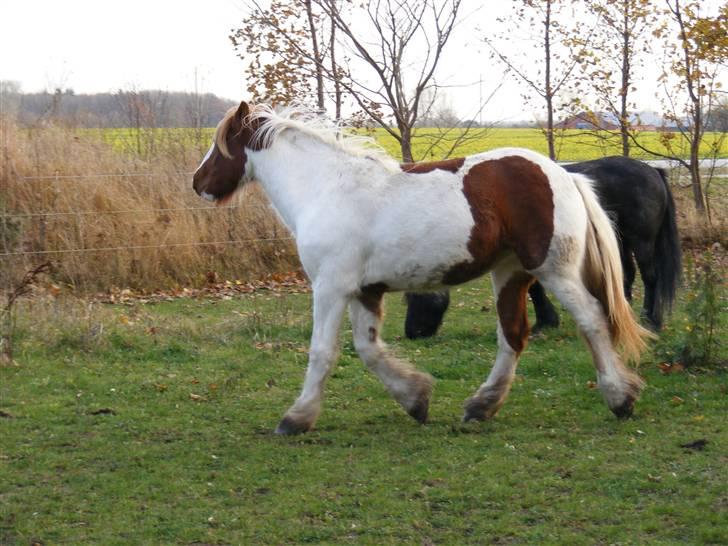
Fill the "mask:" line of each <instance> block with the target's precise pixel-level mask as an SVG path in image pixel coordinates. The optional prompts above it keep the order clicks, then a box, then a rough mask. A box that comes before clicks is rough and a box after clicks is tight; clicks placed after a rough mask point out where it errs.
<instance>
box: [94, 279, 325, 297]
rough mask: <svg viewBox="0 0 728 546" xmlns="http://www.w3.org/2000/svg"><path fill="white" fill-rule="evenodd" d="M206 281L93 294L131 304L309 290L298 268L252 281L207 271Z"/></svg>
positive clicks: (298, 292) (118, 289) (293, 292)
mask: <svg viewBox="0 0 728 546" xmlns="http://www.w3.org/2000/svg"><path fill="white" fill-rule="evenodd" d="M206 280H207V285H206V286H204V287H202V288H188V287H183V288H174V289H171V290H159V291H156V292H146V291H140V290H132V289H130V288H124V289H120V288H113V289H112V290H111V291H110V292H108V293H103V294H97V295H96V297H95V298H94V299H95V300H96V301H98V302H101V303H114V304H133V303H150V302H159V301H173V300H176V299H180V298H214V299H231V298H232V297H234V296H239V295H241V294H252V293H253V292H259V291H268V292H273V293H275V294H300V293H307V292H310V291H311V287H310V286H309V284H308V280H307V279H306V277H305V276H304V274H303V273H302V272H301V271H290V272H288V273H271V274H270V275H267V276H266V277H264V278H262V279H257V280H252V281H241V280H239V279H236V280H232V281H230V280H228V281H219V280H218V277H217V274H215V273H213V272H211V273H208V275H207V278H206Z"/></svg>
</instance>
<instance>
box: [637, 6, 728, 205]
mask: <svg viewBox="0 0 728 546" xmlns="http://www.w3.org/2000/svg"><path fill="white" fill-rule="evenodd" d="M665 5H666V8H665V11H664V16H665V18H664V20H663V24H662V26H661V27H660V28H659V29H658V30H657V31H656V35H657V36H658V37H660V38H662V40H663V45H664V52H665V61H664V67H663V73H662V75H661V77H660V81H661V83H662V88H663V101H664V106H665V110H666V111H665V117H666V119H668V120H669V121H671V122H672V123H673V124H674V126H675V128H676V130H677V133H663V139H662V142H663V144H664V145H665V148H666V149H667V152H662V151H657V150H654V149H650V148H648V147H646V146H645V145H644V144H642V143H641V142H640V141H638V140H637V139H636V136H635V135H634V134H630V138H632V142H633V144H635V145H636V146H638V147H639V148H641V149H643V150H645V151H647V152H648V153H651V154H653V155H656V156H661V157H665V158H668V159H671V160H674V161H676V162H678V163H680V164H681V165H683V166H684V167H685V168H686V169H687V170H688V172H689V173H690V183H691V187H692V192H693V201H694V203H695V208H696V210H697V211H698V212H700V213H703V214H704V213H706V202H705V195H704V192H703V185H702V181H701V174H700V159H701V152H700V148H701V144H702V143H703V141H704V137H705V130H706V126H707V124H708V121H709V120H708V119H707V116H708V115H709V113H710V112H711V110H712V106H713V104H714V102H715V100H716V96H717V91H718V89H719V87H720V78H719V76H720V71H721V68H723V67H724V66H725V58H724V57H722V56H721V55H720V51H724V52H725V51H726V50H727V49H728V37H727V35H728V33H727V32H726V30H725V17H726V9H725V7H724V8H722V9H721V12H720V13H718V14H717V15H716V16H715V17H706V16H703V15H702V13H701V6H702V4H701V2H700V1H698V0H690V1H687V2H681V1H680V0H665ZM716 29H718V31H717V33H716ZM720 29H722V30H720ZM675 141H677V143H676V142H675ZM678 143H685V144H686V145H687V146H688V150H689V151H688V158H687V159H684V158H683V157H682V156H681V154H680V153H679V149H678ZM718 144H719V143H714V146H712V149H713V150H714V151H715V150H717V149H719V146H718Z"/></svg>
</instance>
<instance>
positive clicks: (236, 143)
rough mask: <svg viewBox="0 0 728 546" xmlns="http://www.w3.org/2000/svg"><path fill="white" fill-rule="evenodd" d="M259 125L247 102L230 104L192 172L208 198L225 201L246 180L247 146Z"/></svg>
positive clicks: (194, 183) (197, 186)
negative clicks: (201, 158) (233, 105)
mask: <svg viewBox="0 0 728 546" xmlns="http://www.w3.org/2000/svg"><path fill="white" fill-rule="evenodd" d="M256 129H257V123H256V121H255V119H253V118H252V116H251V115H250V108H249V107H248V104H247V103H246V102H244V101H243V102H241V103H240V106H238V108H237V109H234V108H231V109H230V110H229V111H228V112H227V114H225V117H224V118H223V119H222V121H221V122H220V123H219V124H218V126H217V129H216V130H215V138H214V140H213V141H212V146H210V149H209V150H208V152H207V154H206V155H205V157H204V159H203V160H202V163H200V166H199V167H198V168H197V170H196V171H195V174H194V175H193V176H192V187H193V188H194V189H195V191H196V192H197V194H198V195H200V196H202V197H204V198H205V199H207V200H209V201H216V202H218V203H220V202H224V201H225V200H227V199H228V198H230V197H232V195H233V193H235V190H236V189H238V187H240V186H241V185H242V183H243V182H244V181H245V180H244V179H245V171H246V162H247V156H246V154H245V149H246V148H251V147H252V146H253V144H252V141H253V136H254V133H255V131H256Z"/></svg>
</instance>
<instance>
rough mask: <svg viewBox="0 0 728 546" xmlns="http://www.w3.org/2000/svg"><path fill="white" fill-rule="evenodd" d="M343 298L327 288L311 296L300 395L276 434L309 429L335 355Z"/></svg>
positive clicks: (344, 306)
mask: <svg viewBox="0 0 728 546" xmlns="http://www.w3.org/2000/svg"><path fill="white" fill-rule="evenodd" d="M346 302H347V298H346V297H345V296H343V295H342V294H341V293H338V292H336V291H332V290H328V289H320V290H319V289H316V288H315V287H314V293H313V333H312V335H311V346H310V347H309V351H308V368H307V370H306V378H305V379H304V382H303V389H302V391H301V395H300V396H299V397H298V398H297V399H296V401H295V403H294V404H293V406H291V408H290V409H289V410H288V411H287V412H286V415H285V416H284V417H283V419H282V420H281V422H280V423H279V424H278V428H276V434H300V433H302V432H306V431H307V430H309V429H310V428H311V427H313V425H314V423H315V422H316V418H317V417H318V415H319V413H320V411H321V400H322V398H323V389H324V383H325V381H326V378H327V377H328V375H329V373H330V371H331V367H332V366H333V364H334V362H335V360H336V357H337V355H338V338H339V328H340V327H341V320H342V318H343V316H344V310H345V309H346Z"/></svg>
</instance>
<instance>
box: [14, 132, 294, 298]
mask: <svg viewBox="0 0 728 546" xmlns="http://www.w3.org/2000/svg"><path fill="white" fill-rule="evenodd" d="M0 122H1V123H2V133H3V134H2V137H1V138H2V141H1V142H0V144H2V146H3V157H1V158H0V169H1V170H0V288H7V287H9V286H11V285H12V282H13V279H15V278H19V277H20V275H21V274H22V272H23V271H25V270H27V269H28V268H29V267H30V266H31V265H32V264H35V263H36V262H39V261H45V260H48V259H50V260H52V261H53V262H54V264H55V266H56V273H55V275H56V281H57V282H59V283H64V284H67V285H69V286H72V287H73V288H75V289H77V290H80V291H84V292H88V291H96V290H107V289H109V288H111V287H131V288H138V289H155V288H169V287H173V286H175V285H197V284H201V283H204V282H205V280H206V279H207V278H209V276H210V272H215V273H216V274H217V275H218V276H220V277H223V278H229V279H239V278H250V277H260V276H262V275H264V274H266V273H269V272H275V271H289V270H291V269H295V268H297V267H298V262H297V258H296V253H295V249H294V247H293V245H292V242H291V241H290V240H287V238H288V236H289V235H288V233H287V231H286V229H285V228H284V227H283V226H282V225H281V224H280V223H279V222H278V221H277V219H276V218H275V215H274V214H273V213H272V212H271V211H270V209H269V208H268V206H267V203H266V201H265V197H263V196H262V194H261V192H260V191H258V190H257V189H256V188H255V187H253V188H250V189H248V190H246V191H244V192H242V193H243V194H244V195H243V196H242V197H238V198H237V199H236V201H235V202H234V203H233V204H232V206H229V207H219V208H218V207H214V206H208V205H207V204H206V202H204V201H202V200H201V199H200V198H198V197H197V196H196V195H195V193H194V192H193V191H192V186H191V172H192V171H194V169H195V168H196V167H197V164H198V163H199V160H200V158H201V157H202V155H203V154H204V150H203V151H200V150H199V149H196V148H194V147H192V146H190V145H189V144H188V145H182V144H180V143H171V142H165V143H164V145H159V146H157V147H156V151H155V153H154V154H153V155H149V156H148V158H145V159H141V158H139V157H138V156H135V155H131V154H126V153H122V152H119V151H118V150H114V149H112V148H111V146H110V145H108V144H105V143H103V142H101V141H99V140H98V138H97V137H94V136H93V135H89V134H84V133H82V132H79V131H74V130H73V129H69V128H64V127H57V126H52V125H46V126H42V127H37V128H31V129H29V128H23V127H19V126H18V125H17V124H15V123H13V122H10V121H8V120H0ZM231 241H236V242H231ZM239 241H243V242H239ZM210 243H214V244H210Z"/></svg>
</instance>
